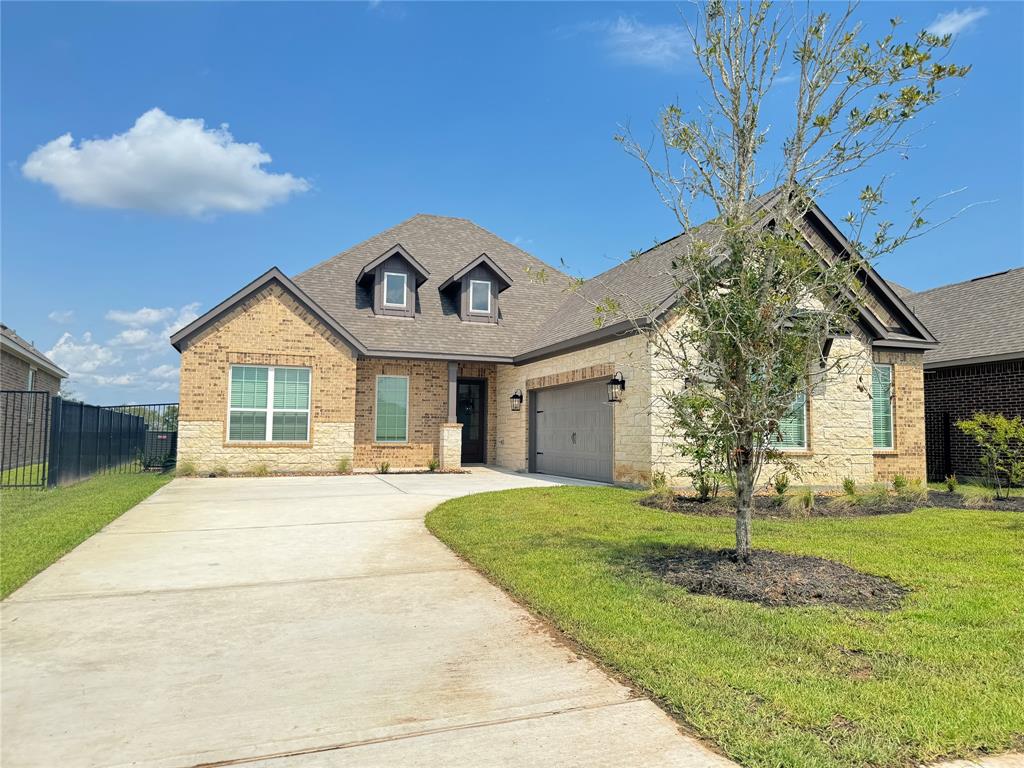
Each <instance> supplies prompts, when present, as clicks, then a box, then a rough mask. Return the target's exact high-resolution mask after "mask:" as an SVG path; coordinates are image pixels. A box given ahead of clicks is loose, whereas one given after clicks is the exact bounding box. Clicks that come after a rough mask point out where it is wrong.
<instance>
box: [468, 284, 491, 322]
mask: <svg viewBox="0 0 1024 768" xmlns="http://www.w3.org/2000/svg"><path fill="white" fill-rule="evenodd" d="M469 311H470V312H472V313H474V314H477V315H489V314H490V313H491V283H490V282H489V281H488V280H470V281H469Z"/></svg>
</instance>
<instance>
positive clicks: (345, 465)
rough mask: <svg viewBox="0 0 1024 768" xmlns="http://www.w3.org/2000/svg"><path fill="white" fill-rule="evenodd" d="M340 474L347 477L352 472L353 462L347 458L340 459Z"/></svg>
mask: <svg viewBox="0 0 1024 768" xmlns="http://www.w3.org/2000/svg"><path fill="white" fill-rule="evenodd" d="M337 469H338V474H339V475H347V474H348V473H349V472H351V471H352V462H351V461H350V460H349V459H348V458H347V457H342V458H340V459H338V467H337Z"/></svg>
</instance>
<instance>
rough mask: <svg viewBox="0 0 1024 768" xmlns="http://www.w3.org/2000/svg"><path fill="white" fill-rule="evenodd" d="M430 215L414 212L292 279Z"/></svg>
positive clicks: (296, 277)
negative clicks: (386, 233)
mask: <svg viewBox="0 0 1024 768" xmlns="http://www.w3.org/2000/svg"><path fill="white" fill-rule="evenodd" d="M430 215H431V214H427V213H414V214H413V215H412V216H410V217H409V218H407V219H402V220H401V221H400V222H398V223H397V224H394V225H392V226H390V227H388V228H387V229H385V230H384V231H382V232H377V233H376V234H373V235H370V236H369V237H364V238H363V239H362V240H360V241H359V242H358V243H353V244H352V245H350V246H348V247H347V248H345V249H344V250H341V251H338V252H337V253H335V254H334V255H333V256H328V257H327V258H326V259H321V260H320V261H318V262H317V263H316V264H314V265H312V266H311V267H306V268H305V269H304V270H302V271H301V272H299V273H297V274H296V275H295V277H293V278H292V279H293V280H297V279H298V278H300V277H302V276H303V275H305V274H306V273H307V272H312V271H313V270H314V269H316V268H317V267H321V266H323V265H324V264H326V263H327V262H329V261H333V260H334V259H336V258H338V257H339V256H341V255H343V254H346V253H348V252H349V251H351V250H354V249H356V248H358V247H359V246H361V245H364V244H366V243H368V242H370V241H371V240H373V239H374V238H377V237H380V236H381V235H383V234H384V233H385V232H390V231H391V230H392V229H398V228H399V227H401V226H402V225H404V224H408V223H409V222H410V221H413V220H414V219H417V218H420V217H422V216H430Z"/></svg>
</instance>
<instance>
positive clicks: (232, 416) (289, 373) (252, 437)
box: [228, 365, 310, 442]
mask: <svg viewBox="0 0 1024 768" xmlns="http://www.w3.org/2000/svg"><path fill="white" fill-rule="evenodd" d="M309 375H310V373H309V368H265V367H263V366H256V365H233V366H231V385H230V389H231V392H230V398H229V406H228V440H229V441H237V442H269V441H273V442H305V441H307V440H308V439H309Z"/></svg>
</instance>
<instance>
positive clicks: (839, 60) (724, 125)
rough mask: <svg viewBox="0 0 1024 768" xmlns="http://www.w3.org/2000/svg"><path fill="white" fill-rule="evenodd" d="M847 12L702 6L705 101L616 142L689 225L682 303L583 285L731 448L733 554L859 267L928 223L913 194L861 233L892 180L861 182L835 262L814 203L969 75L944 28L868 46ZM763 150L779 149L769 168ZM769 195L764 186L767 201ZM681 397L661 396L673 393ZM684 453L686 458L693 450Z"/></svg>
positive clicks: (901, 143)
mask: <svg viewBox="0 0 1024 768" xmlns="http://www.w3.org/2000/svg"><path fill="white" fill-rule="evenodd" d="M855 9H856V5H850V6H848V7H847V8H845V9H844V11H843V12H842V13H840V14H839V15H838V16H837V17H832V16H831V15H830V14H827V13H819V14H813V13H810V12H808V15H807V16H806V17H803V18H797V17H794V16H793V15H792V13H793V11H792V7H791V6H786V7H782V6H773V5H772V4H771V3H769V2H757V3H750V4H747V3H728V4H727V3H725V2H722V1H721V0H711V1H710V2H707V3H705V4H703V5H701V6H700V11H699V21H698V23H697V25H696V27H695V28H693V29H690V30H689V31H690V34H691V39H692V44H693V52H694V58H695V60H696V63H697V66H698V68H699V71H700V73H701V74H702V75H703V80H704V86H705V94H704V95H705V96H706V98H705V100H704V101H703V102H701V103H694V104H693V105H691V106H690V108H684V106H683V105H680V104H673V105H670V106H669V107H667V108H666V109H665V110H664V112H663V113H662V115H661V121H660V139H661V144H662V147H661V151H659V152H658V153H652V152H651V150H650V147H649V146H648V145H647V144H646V143H640V142H638V141H636V140H634V139H633V137H632V136H631V134H630V133H629V132H628V131H627V132H624V133H623V134H622V135H621V136H619V137H617V138H618V139H619V140H620V141H621V142H622V143H623V145H624V146H625V148H626V150H627V151H628V152H629V153H630V154H632V155H633V156H635V157H636V158H638V159H639V160H640V161H641V162H642V163H643V165H644V166H645V168H646V169H647V171H648V173H649V175H650V178H651V180H652V182H653V184H654V187H655V189H656V190H657V192H658V194H659V196H660V198H661V200H662V202H663V203H665V204H666V205H667V206H668V207H669V208H670V209H671V210H672V211H673V213H674V214H675V216H676V218H677V220H678V222H679V224H680V226H681V227H682V228H683V230H684V232H685V233H686V236H687V237H686V240H685V241H684V245H683V247H677V248H674V249H673V255H674V261H673V263H672V264H671V268H670V269H669V270H667V272H666V274H665V276H664V277H665V279H666V280H668V281H671V282H672V283H673V284H674V286H675V289H676V293H675V299H676V301H677V306H680V307H682V308H683V309H682V313H681V314H680V315H679V316H678V317H676V318H673V319H672V320H670V321H666V320H665V317H664V316H663V314H662V311H661V307H653V306H647V305H645V304H644V303H642V302H641V301H639V300H637V299H636V298H635V297H631V296H628V295H625V296H624V295H621V294H613V295H609V296H607V297H605V298H599V299H594V298H593V293H591V294H590V295H591V297H592V300H593V301H594V303H595V304H596V309H597V318H598V322H599V323H601V322H607V321H608V320H609V319H612V318H615V319H620V318H621V317H623V316H625V317H627V318H629V319H630V320H632V322H633V323H635V325H636V327H637V328H640V329H643V330H644V331H645V332H646V333H648V334H649V338H650V339H651V344H652V346H653V348H654V351H655V354H654V358H655V360H656V362H655V363H654V365H655V366H656V367H657V368H659V369H660V370H658V371H657V373H658V375H659V376H660V378H661V380H663V381H670V382H687V384H686V386H687V388H688V390H689V392H690V393H691V394H692V395H693V396H694V397H691V398H689V399H687V400H685V401H683V406H684V407H682V408H679V407H673V408H670V409H669V410H670V411H671V412H672V413H673V414H674V416H675V425H674V426H675V428H676V430H677V431H678V432H679V433H680V434H682V435H686V434H687V433H688V432H690V431H691V428H692V427H693V426H694V425H696V424H697V423H703V424H707V425H711V429H713V430H714V439H713V441H712V442H713V443H714V445H715V446H722V447H723V448H724V449H725V465H726V470H727V473H728V475H727V477H728V480H729V482H730V485H732V486H733V487H734V488H735V490H736V501H735V504H736V552H737V556H738V558H739V559H740V560H741V561H746V560H749V557H750V552H751V546H752V545H751V526H750V520H751V510H752V501H753V491H754V487H755V485H756V483H757V480H758V476H759V473H760V471H761V468H762V467H763V466H764V465H765V464H766V463H767V462H771V461H773V460H778V459H779V458H780V457H781V454H780V453H779V452H778V451H777V450H776V449H775V447H774V446H775V440H776V438H777V435H778V431H779V422H780V420H781V419H782V418H783V416H784V415H785V414H786V413H787V411H788V410H789V409H790V407H791V406H792V403H793V401H794V399H795V397H796V395H797V394H798V393H799V392H801V391H803V390H804V389H805V388H806V386H807V376H808V373H809V372H810V371H811V370H814V371H815V372H817V375H820V376H826V375H828V374H830V373H831V372H832V371H836V370H840V369H842V367H843V366H844V364H845V362H846V360H845V358H844V355H843V353H840V352H838V351H835V352H834V353H833V354H832V355H830V356H829V357H828V359H827V360H825V361H823V360H822V357H823V355H822V351H823V350H824V349H827V347H828V339H830V338H832V337H834V336H836V335H842V334H845V333H847V332H849V331H850V330H851V329H852V327H853V320H852V319H853V316H854V313H855V312H856V311H857V307H858V305H859V303H860V300H861V299H862V291H863V288H862V280H861V278H860V276H861V275H862V274H863V272H864V271H865V268H866V266H867V263H868V261H869V260H870V259H872V258H876V257H877V256H879V255H881V254H883V253H887V252H889V251H892V250H893V249H895V248H896V247H897V246H899V245H900V244H902V243H904V242H906V241H907V240H908V239H910V238H911V237H915V236H918V235H920V234H922V233H923V232H925V231H927V230H928V229H930V228H931V225H929V224H928V222H927V221H926V219H925V212H926V211H927V209H928V207H929V205H930V204H927V205H923V206H922V205H920V204H919V201H916V200H915V201H913V202H912V204H911V211H910V222H909V224H908V225H907V227H906V229H904V230H902V232H901V233H899V234H897V233H896V232H895V231H894V230H893V227H892V224H891V223H890V222H888V221H882V222H880V223H878V224H877V226H875V227H874V228H873V229H874V231H873V234H871V236H870V237H865V236H864V235H865V231H866V227H867V226H868V224H869V222H870V220H872V219H874V218H875V216H876V214H877V213H878V212H879V211H880V209H881V207H882V206H883V203H884V196H883V187H884V180H885V179H884V177H883V179H882V181H879V182H878V183H877V184H873V185H868V186H866V187H864V188H863V191H862V192H861V193H860V207H859V210H857V211H856V212H853V213H851V214H849V215H848V216H847V217H846V219H844V221H845V222H846V224H847V225H848V228H849V231H850V237H849V241H850V247H848V248H846V249H845V250H844V252H842V253H841V254H840V255H839V257H835V256H834V255H833V254H832V253H831V252H826V250H825V249H823V248H818V247H816V245H815V244H814V240H813V237H809V232H808V229H807V226H806V220H807V214H808V213H809V212H812V210H813V209H814V205H815V204H814V201H815V200H816V199H817V198H819V197H820V196H821V195H822V194H824V193H825V192H826V191H828V190H829V189H830V188H831V187H832V186H834V185H835V184H836V183H837V182H838V181H840V180H842V179H844V178H846V177H848V176H850V175H851V174H854V173H856V172H858V171H860V170H861V169H863V168H864V167H865V166H867V165H868V164H870V163H871V162H872V161H875V160H876V159H878V158H880V157H882V156H884V155H889V154H892V153H895V152H906V151H907V149H908V146H909V145H908V141H907V128H908V126H909V124H910V123H911V121H912V120H913V119H914V118H915V117H917V116H918V115H919V113H920V112H921V111H922V110H924V109H925V108H927V107H928V106H930V105H932V104H934V103H935V102H936V101H937V100H938V98H939V95H940V94H939V85H940V83H942V82H943V81H944V80H947V79H948V78H959V77H962V76H963V75H965V74H966V73H967V68H965V67H959V66H957V65H954V64H945V63H943V62H942V61H941V60H940V59H939V58H938V57H939V56H940V54H942V53H944V51H945V50H946V49H947V48H948V47H949V45H950V42H951V37H950V36H949V35H947V36H944V37H938V36H936V35H933V34H930V33H928V32H921V33H918V34H917V35H911V36H909V37H907V38H906V39H905V40H899V39H897V35H898V33H899V27H900V22H899V20H898V19H893V20H892V23H891V29H890V30H889V31H888V32H887V33H886V34H885V35H883V36H882V37H881V38H879V39H877V40H872V41H867V40H864V39H863V31H862V28H861V26H860V25H859V24H858V23H856V22H855V20H854V13H855ZM789 41H792V44H793V47H792V50H791V51H790V50H788V49H787V45H788V44H789ZM783 68H785V69H786V73H785V74H786V77H787V78H789V77H792V78H794V79H795V96H794V98H793V102H792V112H791V120H790V121H789V125H785V126H783V125H774V126H772V132H773V136H775V135H777V134H778V132H779V131H780V130H781V131H782V132H783V134H782V136H783V138H782V141H781V143H778V144H777V145H776V146H774V147H772V146H771V145H769V143H768V139H769V134H768V128H769V126H768V125H766V124H765V122H764V119H763V117H762V107H763V104H764V101H765V99H766V97H767V95H768V92H769V90H770V89H771V88H772V86H773V83H774V82H775V80H776V76H777V74H778V73H779V72H780V70H781V69H783ZM768 150H774V151H775V156H774V160H773V161H771V162H768V163H766V162H764V156H765V154H767V151H768ZM766 188H769V189H772V190H773V191H772V193H771V194H768V195H765V194H762V192H763V190H764V189H766ZM708 210H709V211H710V212H711V214H712V216H713V219H712V221H711V222H710V223H709V224H707V225H705V226H701V227H695V226H694V224H695V216H696V215H700V213H701V212H702V211H708ZM701 218H704V216H702V217H701ZM590 290H591V289H589V288H588V292H589V291H590ZM851 354H852V353H851ZM812 366H813V368H812ZM652 373H653V372H652ZM676 391H677V390H672V389H671V388H669V389H666V391H665V392H664V393H663V396H664V397H665V398H666V399H667V400H668V401H669V402H670V404H673V405H674V404H675V403H676V402H678V401H674V400H673V398H674V396H675V394H674V393H675V392H676ZM693 403H699V405H700V407H699V409H698V411H694V410H693V408H692V405H693ZM682 450H683V453H684V454H687V455H688V456H690V457H691V458H692V457H695V456H696V453H695V451H697V452H702V451H703V449H702V448H697V449H693V448H684V449H682ZM700 461H702V459H701V460H698V469H697V470H695V471H696V473H697V476H698V477H701V476H703V474H704V469H703V467H702V465H701V464H700Z"/></svg>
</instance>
